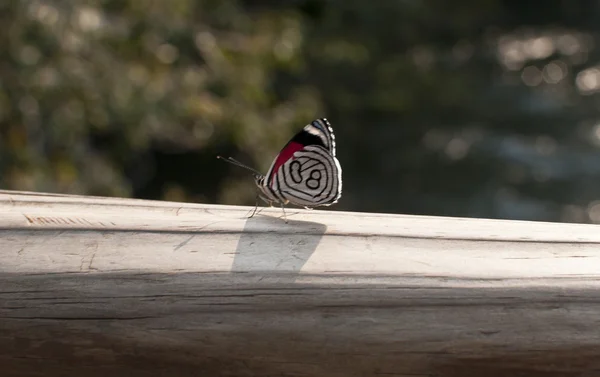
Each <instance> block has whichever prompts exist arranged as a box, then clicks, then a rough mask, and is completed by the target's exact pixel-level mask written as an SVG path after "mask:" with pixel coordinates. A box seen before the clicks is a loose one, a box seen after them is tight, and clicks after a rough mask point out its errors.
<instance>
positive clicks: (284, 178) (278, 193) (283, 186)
mask: <svg viewBox="0 0 600 377" xmlns="http://www.w3.org/2000/svg"><path fill="white" fill-rule="evenodd" d="M217 158H220V159H223V160H224V161H227V162H229V163H232V164H234V165H237V166H240V167H242V168H245V169H248V170H250V171H252V172H253V173H254V181H255V183H256V186H257V187H258V190H259V194H258V197H260V198H261V199H262V200H263V201H265V202H266V203H268V204H269V205H270V206H272V205H273V203H277V204H279V205H281V209H282V210H283V215H284V218H285V208H284V206H285V205H286V204H294V205H297V206H300V207H304V208H307V209H311V208H313V207H317V206H330V205H332V204H335V203H337V202H338V200H339V199H340V198H341V196H342V167H341V166H340V162H339V161H338V159H337V157H336V156H335V135H334V133H333V128H331V124H329V121H327V119H326V118H318V119H315V120H314V121H312V122H311V123H309V124H307V125H306V126H304V128H303V129H302V130H301V131H300V132H298V133H297V134H296V135H295V136H294V137H293V138H292V139H291V140H290V141H289V142H288V143H287V144H286V145H285V146H284V147H283V148H282V149H281V151H280V152H279V154H278V155H277V156H276V157H275V159H274V160H273V162H272V163H271V167H270V168H269V170H268V171H267V174H265V175H263V174H261V173H260V172H258V171H257V170H255V169H253V168H251V167H249V166H246V165H244V164H242V163H241V162H239V161H237V160H235V159H233V158H231V157H229V158H227V159H225V158H223V157H221V156H217ZM258 197H257V200H258ZM257 207H258V204H257V205H256V207H255V208H254V212H253V213H252V215H251V216H250V217H252V216H254V213H255V212H256V208H257ZM285 221H286V222H287V218H285Z"/></svg>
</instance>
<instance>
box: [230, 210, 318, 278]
mask: <svg viewBox="0 0 600 377" xmlns="http://www.w3.org/2000/svg"><path fill="white" fill-rule="evenodd" d="M326 230H327V226H326V225H325V224H321V223H317V222H312V221H299V220H288V222H287V223H285V222H284V221H283V219H280V218H276V217H269V216H255V217H252V218H249V219H247V220H246V224H245V226H244V231H243V233H242V235H241V237H240V239H239V241H238V244H237V247H236V251H235V257H234V260H233V265H232V267H231V271H232V272H233V273H249V274H260V275H261V276H263V277H269V278H275V279H277V281H278V282H280V283H282V282H289V283H293V282H294V281H295V280H296V278H297V277H298V275H299V274H300V272H301V270H302V268H303V267H304V265H305V264H306V262H307V261H308V260H309V259H310V257H311V256H312V254H313V253H314V252H315V250H316V248H317V246H318V245H319V244H320V242H321V239H322V238H323V235H324V234H325V231H326ZM261 280H262V278H261Z"/></svg>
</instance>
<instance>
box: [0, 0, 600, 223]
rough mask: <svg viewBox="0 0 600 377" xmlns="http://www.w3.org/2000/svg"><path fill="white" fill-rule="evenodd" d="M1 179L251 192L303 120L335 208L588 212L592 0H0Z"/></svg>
mask: <svg viewBox="0 0 600 377" xmlns="http://www.w3.org/2000/svg"><path fill="white" fill-rule="evenodd" d="M0 20H1V25H2V28H1V30H0V45H1V46H2V47H1V49H0V188H4V189H14V190H33V191H45V192H61V193H74V194H88V195H103V196H125V197H138V198H149V199H161V200H162V199H164V200H177V201H190V202H202V203H222V204H247V205H253V204H254V198H255V193H256V191H255V189H254V186H253V181H252V177H251V175H249V174H248V173H247V172H245V171H243V170H241V169H239V168H236V167H234V166H230V165H228V164H225V163H223V162H221V161H219V160H217V159H216V158H215V156H216V155H217V154H224V155H226V156H233V157H235V158H237V159H239V160H241V161H243V162H245V163H247V164H249V165H252V166H255V167H257V168H258V169H259V170H261V171H266V170H267V168H268V167H269V165H270V163H271V161H272V159H273V158H274V156H275V155H276V153H277V152H278V151H279V150H280V148H281V147H282V146H283V144H284V143H285V142H286V141H287V140H288V139H289V138H290V137H291V136H292V135H293V134H294V133H295V132H297V131H298V130H299V129H301V128H302V126H304V125H305V124H306V123H307V122H309V121H311V120H312V119H313V118H316V117H322V116H325V117H327V118H328V119H329V120H330V121H331V123H332V125H333V127H334V130H335V131H336V136H337V140H338V157H339V159H340V162H341V164H342V167H343V172H344V175H343V179H344V188H343V196H342V199H341V200H340V202H339V204H337V205H336V206H333V207H331V209H332V210H336V209H338V210H352V211H372V212H387V213H406V214H431V215H445V216H447V215H451V216H469V217H491V218H509V219H529V220H548V221H565V222H600V114H599V113H598V109H599V104H600V102H599V98H600V97H599V95H598V93H599V92H600V34H599V32H600V2H599V1H597V0H596V1H592V0H581V1H576V0H569V1H567V0H562V1H559V0H547V1H534V0H531V1H507V0H505V1H501V0H479V1H462V2H454V1H445V0H430V1H426V0H423V1H418V0H411V1H406V0H379V1H363V0H287V1H283V0H282V1H274V0H272V1H265V0H263V1H260V0H246V1H242V0H203V1H196V0H170V1H166V0H96V1H92V0H78V1H75V0H73V1H66V0H65V1H51V0H23V1H3V2H2V3H1V4H0Z"/></svg>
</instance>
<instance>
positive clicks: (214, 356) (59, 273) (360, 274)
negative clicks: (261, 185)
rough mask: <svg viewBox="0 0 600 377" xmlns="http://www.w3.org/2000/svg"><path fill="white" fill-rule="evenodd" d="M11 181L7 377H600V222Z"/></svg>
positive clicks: (3, 232)
mask: <svg viewBox="0 0 600 377" xmlns="http://www.w3.org/2000/svg"><path fill="white" fill-rule="evenodd" d="M250 210H251V208H247V207H229V206H215V205H212V206H211V205H194V204H181V203H167V202H151V201H141V200H127V199H103V198H90V197H74V196H61V195H43V194H33V193H22V192H9V191H1V192H0V376H51V377H54V376H103V377H104V376H339V377H352V376H437V377H458V376H465V377H471V376H473V377H475V376H477V377H480V376H481V377H500V376H502V377H504V376H527V377H541V376H551V377H559V376H561V377H562V376H565V377H595V376H600V247H599V246H600V231H599V230H600V227H598V226H593V225H572V224H571V225H569V224H552V223H534V222H518V221H493V220H474V219H456V218H439V217H422V216H396V215H382V214H364V213H345V212H336V211H306V210H296V209H288V210H287V213H288V218H289V219H290V221H289V224H285V223H284V222H283V221H282V220H281V219H280V216H281V211H280V210H279V209H265V210H263V211H262V212H261V213H260V214H259V215H256V216H255V217H254V218H252V219H247V218H245V216H246V215H247V214H248V213H249V211H250Z"/></svg>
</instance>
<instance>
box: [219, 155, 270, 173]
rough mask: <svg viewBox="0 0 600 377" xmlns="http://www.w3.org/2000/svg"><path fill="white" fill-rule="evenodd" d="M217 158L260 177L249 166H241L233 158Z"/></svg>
mask: <svg viewBox="0 0 600 377" xmlns="http://www.w3.org/2000/svg"><path fill="white" fill-rule="evenodd" d="M217 158H218V159H219V160H223V161H225V162H229V163H230V164H232V165H236V166H239V167H240V168H244V169H247V170H250V171H251V172H253V173H254V174H256V175H260V176H262V174H261V173H260V172H259V171H257V170H256V169H252V168H251V167H250V166H248V165H244V164H242V163H241V162H239V161H238V160H236V159H235V158H233V157H227V158H225V157H221V156H217Z"/></svg>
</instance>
